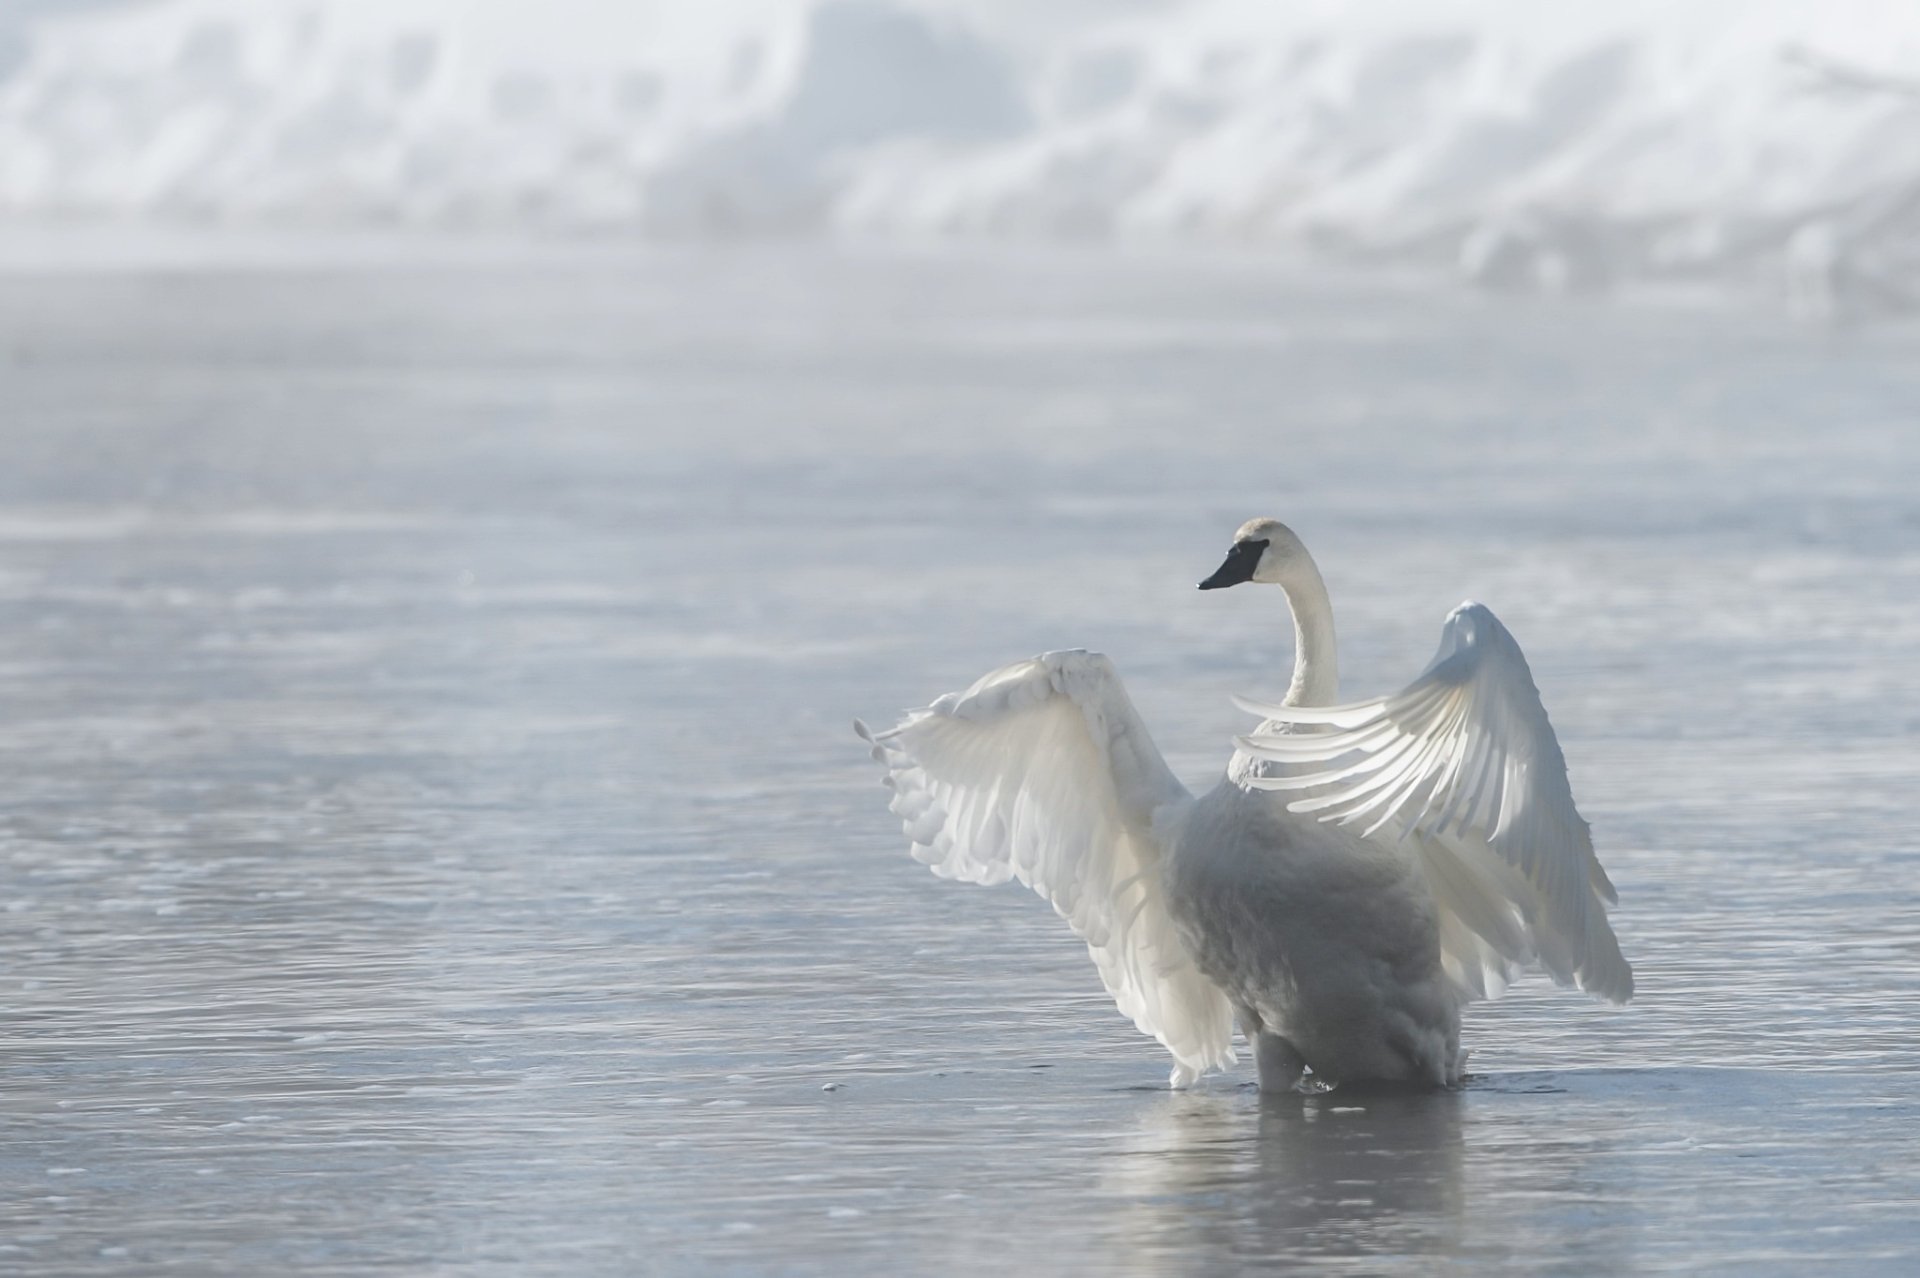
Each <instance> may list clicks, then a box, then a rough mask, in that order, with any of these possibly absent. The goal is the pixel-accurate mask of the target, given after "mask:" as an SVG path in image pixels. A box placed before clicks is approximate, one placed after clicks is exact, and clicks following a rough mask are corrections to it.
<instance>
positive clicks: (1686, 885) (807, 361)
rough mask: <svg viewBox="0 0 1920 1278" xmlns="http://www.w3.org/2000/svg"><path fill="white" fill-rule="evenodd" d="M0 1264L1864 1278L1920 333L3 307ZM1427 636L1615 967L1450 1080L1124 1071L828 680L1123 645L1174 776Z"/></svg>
mask: <svg viewBox="0 0 1920 1278" xmlns="http://www.w3.org/2000/svg"><path fill="white" fill-rule="evenodd" d="M0 404H4V405H5V411H4V413H0V450H3V453H4V457H5V458H6V464H5V466H4V467H0V711H3V713H0V768H3V772H0V775H4V776H5V777H6V785H5V801H4V804H0V840H4V842H3V843H0V848H3V849H4V853H3V855H0V904H4V909H5V913H4V914H0V960H3V961H0V1013H3V1014H4V1027H5V1028H4V1031H3V1033H4V1040H3V1041H4V1046H5V1051H4V1057H3V1059H0V1089H3V1090H0V1132H3V1133H4V1142H3V1143H0V1188H3V1189H4V1193H0V1268H5V1269H8V1270H10V1271H18V1272H27V1273H61V1274H76V1273H108V1272H119V1271H139V1272H155V1271H165V1270H173V1271H177V1272H183V1273H194V1274H204V1273H219V1272H231V1273H257V1272H267V1271H289V1270H301V1271H305V1272H314V1273H328V1272H337V1273H347V1272H363V1271H367V1270H370V1269H379V1268H393V1269H404V1270H408V1271H412V1272H421V1271H426V1272H432V1271H449V1272H451V1271H458V1272H464V1273H500V1274H521V1273H555V1274H581V1273H631V1272H648V1271H658V1272H672V1271H692V1272H775V1271H778V1272H820V1273H842V1272H848V1271H869V1272H901V1271H913V1272H922V1273H979V1272H1007V1271H1009V1270H1033V1269H1044V1270H1049V1271H1055V1272H1124V1273H1167V1274H1187V1273H1214V1272H1217V1273H1225V1272H1232V1271H1234V1270H1236V1269H1238V1268H1241V1267H1244V1266H1249V1265H1254V1264H1267V1263H1270V1264H1271V1265H1273V1266H1274V1267H1275V1268H1281V1267H1287V1266H1291V1265H1295V1264H1305V1263H1309V1262H1311V1263H1314V1264H1316V1265H1318V1266H1319V1267H1320V1268H1322V1269H1324V1270H1326V1271H1329V1272H1354V1273H1369V1274H1372V1273H1383V1272H1384V1273H1408V1274H1415V1273H1418V1274H1427V1273H1433V1272H1457V1273H1473V1274H1482V1273H1511V1274H1541V1273H1568V1274H1591V1273H1600V1272H1614V1273H1625V1272H1662V1271H1674V1272H1681V1271H1684V1272H1727V1273H1734V1272H1738V1273H1741V1274H1753V1273H1780V1274H1799V1273H1807V1272H1823V1273H1888V1274H1895V1273H1906V1272H1911V1270H1912V1266H1913V1264H1914V1263H1915V1258H1916V1256H1920V1210H1917V1209H1916V1206H1915V1204H1916V1202H1920V1086H1917V1085H1916V1084H1917V1082H1920V1035H1916V1029H1915V1024H1916V1016H1917V1014H1920V895H1916V893H1915V891H1914V889H1913V888H1912V884H1913V883H1914V881H1915V879H1916V877H1917V875H1920V837H1917V836H1916V834H1915V829H1916V825H1917V824H1920V822H1917V820H1916V819H1917V818H1920V797H1916V795H1917V793H1920V791H1917V790H1916V786H1915V777H1916V763H1915V754H1914V750H1913V747H1912V741H1913V739H1914V736H1915V733H1916V730H1920V665H1917V664H1916V662H1915V659H1914V654H1915V653H1916V651H1920V499H1916V497H1915V496H1914V492H1913V480H1914V476H1915V475H1916V474H1920V441H1917V436H1916V429H1917V427H1916V423H1917V422H1920V360H1916V359H1914V358H1913V346H1912V338H1911V336H1910V335H1909V336H1902V335H1899V334H1881V335H1864V334H1852V335H1847V334H1842V335H1837V336H1835V335H1815V334H1808V333H1805V332H1800V331H1795V330H1791V329H1786V328H1783V327H1779V326H1775V325H1773V324H1772V323H1771V322H1769V321H1766V320H1762V319H1753V318H1749V317H1740V316H1727V315H1717V316H1716V315H1706V314H1696V313H1688V312H1678V311H1676V312H1670V313H1663V312H1657V311H1654V312H1649V311H1607V310H1602V309H1597V308H1585V307H1564V308H1563V307H1555V306H1549V305H1528V306H1513V305H1502V304H1494V303H1487V302H1482V301H1476V300H1471V299H1459V298H1453V299H1449V298H1436V297H1432V296H1426V295H1421V294H1410V293H1397V292H1393V291H1390V290H1383V289H1381V288H1379V287H1369V288H1367V289H1364V290H1363V289H1358V288H1356V287H1354V286H1351V285H1348V284H1343V283H1339V282H1335V281H1327V280H1321V279H1314V278H1303V277H1301V276H1298V275H1295V274H1289V273H1287V272H1285V271H1282V270H1279V269H1277V268H1268V267H1264V266H1262V265H1260V264H1258V263H1253V262H1248V261H1246V260H1241V259H1210V258H1200V257H1183V258H1178V259H1173V258H1168V259H1155V258H1147V257H1113V256H1102V257H1091V256H1090V257H1087V258H1084V259H1080V258H1071V257H1061V256H1057V255H1056V256H1049V257H1042V256H1022V255H1019V254H1012V253H996V254H992V255H942V256H926V257H916V256H911V255H894V256H886V257H876V256H861V255H852V254H833V253H827V252H821V251H813V250H809V251H800V250H748V249H739V250H728V251H714V252H687V253H674V254H661V255H622V254H614V253H610V252H609V253H604V254H602V253H583V254H577V255H567V254H562V255H550V256H547V257H543V258H541V259H539V260H531V259H530V260H527V261H523V262H514V261H510V260H498V261H470V262H465V263H462V264H460V265H458V266H452V265H449V266H446V267H443V268H433V269H428V268H419V269H412V270H408V269H402V268H400V267H398V266H395V265H392V264H388V265H385V266H380V267H377V268H376V267H372V266H367V267H363V268H359V269H353V268H344V267H339V266H336V267H334V268H333V269H329V270H326V271H318V270H313V271H301V270H297V269H292V268H270V267H260V266H254V267H249V268H248V269H233V270H222V269H218V268H213V267H199V268H193V269H186V268H181V269H171V270H155V271H147V272H143V271H139V270H132V269H118V270H114V271H106V272H99V271H62V272H54V273H47V274H38V275H36V274H30V273H15V274H12V275H10V276H8V277H7V278H6V279H5V280H4V281H0ZM1254 514H1274V515H1278V516H1280V517H1282V518H1284V519H1286V520H1288V521H1289V522H1290V523H1292V524H1293V525H1294V526H1295V527H1296V528H1297V529H1299V530H1300V532H1301V533H1302V534H1303V535H1304V537H1305V538H1306V540H1307V541H1308V543H1309V544H1310V545H1311V546H1312V547H1313V549H1314V551H1315V553H1316V555H1317V556H1318V557H1319V559H1320V562H1321V564H1322V567H1323V569H1324V570H1325V572H1326V575H1327V578H1328V580H1329V584H1330V587H1331V589H1332V592H1333V595H1334V601H1335V606H1336V609H1337V611H1338V617H1339V622H1340V627H1341V633H1342V643H1343V661H1344V670H1343V674H1344V679H1345V687H1346V689H1347V690H1348V691H1349V692H1352V693H1355V694H1365V693H1371V692H1375V691H1380V690H1384V689H1387V688H1390V687H1395V686H1398V685H1399V684H1400V683H1403V682H1405V681H1406V680H1407V679H1408V678H1410V677H1412V676H1413V675H1414V674H1415V673H1417V672H1418V670H1419V669H1420V667H1421V666H1422V665H1423V664H1424V662H1425V660H1426V658H1427V656H1428V655H1429V653H1430V651H1431V648H1432V645H1433V644H1434V642H1435V641H1436V640H1437V638H1438V634H1439V627H1440V623H1441V620H1442V619H1443V617H1444V616H1445V614H1446V612H1447V610H1448V609H1449V608H1451V607H1452V606H1453V605H1454V604H1455V603H1457V602H1459V601H1460V600H1461V599H1463V598H1467V597H1474V598H1478V599H1481V600H1482V601H1484V602H1486V603H1488V604H1489V605H1490V606H1492V607H1493V608H1494V609H1495V610H1496V611H1497V612H1498V613H1499V614H1500V615H1501V617H1502V618H1503V619H1504V620H1505V621H1506V622H1507V624H1508V625H1509V627H1510V628H1511V629H1512V630H1513V631H1514V633H1515V634H1516V635H1517V636H1518V637H1519V639H1520V641H1521V643H1522V644H1523V645H1524V646H1525V648H1526V650H1527V653H1528V655H1529V657H1530V659H1531V661H1532V665H1533V669H1534V672H1535V675H1536V677H1537V679H1538V681H1539V683H1540V685H1541V687H1542V689H1543V692H1544V695H1545V698H1546V701H1547V704H1548V708H1549V709H1550V711H1551V712H1552V714H1553V717H1554V720H1555V723H1556V724H1557V725H1558V728H1559V731H1560V735H1561V738H1562V741H1563V743H1564V744H1565V746H1566V752H1567V755H1568V758H1569V761H1570V765H1571V769H1572V774H1573V780H1574V786H1575V791H1576V793H1577V794H1578V795H1579V797H1580V800H1581V803H1582V806H1583V808H1584V810H1585V812H1586V814H1587V816H1588V817H1589V818H1590V819H1591V820H1592V822H1593V824H1594V827H1595V834H1596V838H1597V841H1598V843H1599V846H1600V849H1601V854H1602V857H1603V859H1604V860H1605V862H1606V865H1607V867H1608V869H1609V871H1610V872H1611V874H1612V876H1613V878H1614V880H1615V882H1616V883H1617V884H1618V885H1619V888H1620V895H1621V904H1620V907H1619V909H1618V911H1617V912H1616V914H1615V919H1616V923H1617V928H1618V931H1619V934H1620V937H1621V941H1622V944H1623V947H1624V948H1625V950H1626V951H1627V953H1628V955H1629V956H1630V957H1631V958H1632V960H1633V961H1634V964H1635V967H1636V969H1637V974H1638V982H1639V993H1638V996H1637V998H1636V1000H1635V1001H1634V1003H1633V1004H1632V1005H1630V1006H1629V1007H1627V1008H1624V1009H1612V1008H1607V1007H1604V1006H1599V1005H1596V1004H1592V1003H1590V1002H1589V1001H1587V1000H1585V999H1583V998H1581V997H1580V996H1578V995H1576V994H1571V993H1567V992H1564V991H1558V990H1555V989H1554V988H1553V987H1552V986H1551V985H1550V984H1548V983H1546V982H1545V981H1543V980H1540V979H1538V978H1536V979H1534V980H1532V981H1529V982H1527V983H1525V984H1523V985H1522V986H1520V987H1519V988H1517V989H1516V990H1515V991H1514V992H1513V993H1512V994H1511V995H1509V997H1508V998H1507V999H1506V1000H1505V1001H1503V1002H1501V1003H1498V1004H1493V1005H1483V1006H1480V1007H1477V1008H1475V1009H1473V1010H1472V1011H1471V1012H1470V1014H1469V1017H1468V1022H1467V1028H1466V1037H1467V1040H1468V1043H1469V1045H1470V1046H1471V1048H1472V1050H1473V1062H1472V1064H1473V1070H1474V1074H1475V1078H1474V1081H1473V1082H1472V1084H1471V1085H1470V1086H1469V1087H1468V1088H1467V1089H1466V1090H1465V1091H1464V1092H1462V1093H1459V1094H1455V1095H1444V1096H1435V1097H1426V1098H1401V1099H1388V1100H1382V1099H1378V1098H1369V1099H1352V1098H1347V1099H1343V1098H1341V1097H1340V1096H1339V1095H1338V1094H1337V1093H1336V1094H1335V1095H1333V1096H1328V1097H1323V1098H1318V1099H1311V1100H1298V1099H1288V1100H1277V1101H1275V1100H1269V1101H1264V1102H1263V1101H1262V1100H1261V1099H1260V1098H1259V1097H1258V1096H1257V1095H1256V1094H1255V1093H1254V1092H1253V1091H1251V1090H1250V1088H1249V1087H1248V1086H1247V1084H1248V1081H1249V1080H1250V1078H1251V1066H1250V1064H1248V1065H1243V1066H1242V1068H1241V1070H1240V1072H1239V1073H1237V1074H1235V1075H1232V1076H1227V1077H1218V1078H1215V1079H1213V1080H1211V1081H1210V1082H1209V1083H1208V1084H1207V1085H1206V1086H1204V1087H1203V1088H1201V1089H1200V1090H1198V1091H1195V1092H1192V1093H1188V1094H1179V1095H1176V1094H1170V1093H1168V1092H1166V1091H1165V1090H1164V1086H1163V1085H1164V1080H1165V1076H1166V1072H1167V1068H1168V1061H1167V1060H1166V1058H1165V1056H1164V1053H1163V1052H1161V1050H1160V1049H1159V1048H1158V1047H1157V1046H1155V1045H1154V1044H1153V1043H1151V1042H1150V1041H1148V1040H1145V1039H1143V1038H1141V1037H1139V1036H1138V1035H1137V1034H1136V1033H1135V1032H1134V1031H1133V1029H1132V1027H1131V1026H1130V1025H1128V1024H1127V1023H1126V1022H1124V1021H1123V1020H1121V1018H1120V1017H1119V1016H1118V1014H1117V1013H1116V1012H1114V1010H1113V1008H1112V1006H1111V1005H1110V1003H1108V1001H1107V1000H1106V998H1105V997H1104V995H1103V994H1102V993H1101V992H1100V990H1099V985H1098V979H1097V977H1096V976H1095V974H1094V971H1093V969H1092V966H1091V964H1090V963H1088V962H1087V960H1086V957H1085V954H1084V951H1083V950H1082V948H1081V947H1080V946H1079V945H1078V943H1077V942H1075V941H1074V940H1073V938H1072V937H1071V936H1070V935H1069V934H1068V933H1067V932H1066V930H1065V928H1064V926H1063V925H1062V924H1061V923H1060V922H1059V921H1058V920H1057V919H1055V918H1054V917H1053V915H1052V913H1051V911H1050V910H1048V909H1047V907H1046V906H1045V905H1044V904H1043V903H1042V902H1040V901H1039V900H1037V899H1036V898H1034V897H1032V896H1031V895H1030V894H1028V893H1025V892H1022V891H1020V890H1018V889H1016V888H1011V887H1009V888H1004V889H1000V890H993V891H989V890H983V889H977V888H966V887H960V886H957V885H953V884H946V883H941V882H938V881H936V880H934V879H933V878H932V877H931V876H929V875H927V873H926V872H925V870H924V869H922V868H921V867H920V866H918V865H916V864H914V863H913V862H912V861H911V860H910V859H909V858H908V857H907V856H906V855H905V848H904V842H903V840H902V839H901V838H900V837H899V835H898V832H897V826H896V825H895V824H894V823H893V822H892V820H891V819H890V818H889V817H888V816H887V815H886V813H885V810H884V797H885V796H884V793H883V791H881V790H880V788H879V787H878V785H877V784H876V781H877V776H876V775H875V769H874V768H873V766H872V765H871V764H870V762H869V761H868V760H867V759H866V757H865V755H864V752H863V750H862V749H861V748H860V747H859V746H858V743H857V742H855V741H854V739H853V737H852V735H851V733H850V732H849V730H848V721H849V720H850V719H851V717H852V716H853V715H855V714H861V715H864V716H867V717H869V718H875V719H881V718H885V717H886V716H887V715H889V714H890V713H892V712H893V711H894V710H895V709H897V708H899V707H902V706H906V705H911V704H918V703H921V702H924V701H925V700H927V699H930V698H931V697H932V696H934V695H936V694H938V693H940V692H942V691H946V690H948V689H951V688H955V687H959V686H962V685H964V684H965V683H966V682H968V681H970V680H971V679H972V678H974V677H975V676H976V675H978V674H980V673H982V672H983V671H985V670H987V669H989V668H992V667H993V666H995V665H998V664H1001V663H1003V662H1005V661H1007V660H1010V659H1013V658H1016V657H1020V656H1024V655H1027V654H1030V653H1033V652H1036V651H1040V650H1043V649H1047V648H1056V647H1066V646H1083V645H1084V646H1090V647H1096V648H1099V649H1102V650H1104V651H1106V652H1108V653H1110V654H1112V655H1113V656H1114V658H1115V659H1116V661H1117V662H1118V663H1119V665H1120V668H1121V670H1122V672H1123V674H1124V675H1125V676H1126V678H1127V680H1128V683H1129V686H1130V688H1131V689H1132V691H1133V693H1134V696H1135V699H1136V701H1137V702H1138V704H1139V705H1140V708H1141V710H1142V712H1143V713H1144V714H1145V716H1146V717H1147V719H1148V721H1149V722H1150V723H1151V724H1152V725H1153V728H1154V731H1155V734H1156V737H1157V739H1158V741H1159V742H1160V744H1161V747H1162V748H1163V750H1164V751H1165V752H1166V753H1167V755H1168V757H1169V759H1170V760H1171V761H1172V762H1173V764H1174V766H1175V768H1176V770H1177V771H1179V772H1180V773H1181V774H1182V775H1183V776H1184V777H1185V778H1186V779H1187V780H1188V781H1189V783H1190V784H1194V785H1201V784H1209V783H1211V781H1212V779H1213V778H1214V777H1215V776H1217V774H1218V771H1219V768H1220V766H1221V764H1222V763H1223V762H1224V759H1225V755H1226V752H1227V749H1228V742H1229V740H1230V738H1231V736H1232V734H1233V733H1234V732H1236V731H1240V730H1243V728H1244V726H1245V723H1244V720H1243V719H1242V717H1241V716H1239V715H1238V714H1237V713H1236V712H1235V711H1234V710H1233V709H1232V708H1231V706H1230V705H1229V704H1228V703H1227V696H1228V694H1229V693H1232V692H1237V691H1250V692H1256V693H1258V692H1264V693H1269V694H1271V693H1273V692H1277V691H1278V690H1279V689H1280V688H1282V687H1283V686H1284V683H1285V668H1286V663H1287V661H1288V660H1289V656H1290V654H1289V652H1288V650H1287V649H1288V644H1289V641H1290V640H1289V631H1288V629H1287V627H1286V624H1285V619H1284V615H1283V613H1282V612H1281V604H1280V600H1279V598H1278V597H1277V595H1276V596H1271V597H1269V596H1266V595H1263V594H1262V593H1261V592H1256V591H1232V592H1222V593H1218V594H1208V595H1201V594H1198V593H1196V592H1195V591H1194V590H1193V582H1194V581H1196V580H1197V579H1198V578H1199V577H1200V576H1202V575H1204V574H1205V573H1206V572H1208V571H1210V570H1211V568H1212V567H1213V566H1214V565H1215V564H1216V563H1217V561H1218V559H1219V555H1220V553H1221V551H1222V550H1223V548H1224V546H1225V544H1226V541H1227V538H1228V537H1229V535H1230V534H1231V531H1232V529H1233V528H1234V527H1235V526H1236V525H1237V524H1239V523H1240V522H1241V521H1242V520H1243V519H1245V518H1247V517H1248V516H1250V515H1254Z"/></svg>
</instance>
